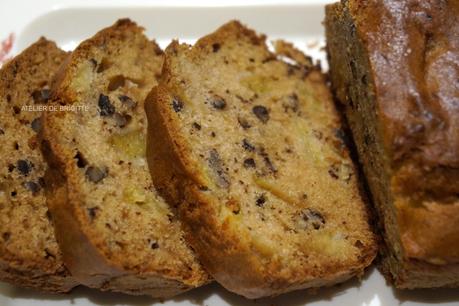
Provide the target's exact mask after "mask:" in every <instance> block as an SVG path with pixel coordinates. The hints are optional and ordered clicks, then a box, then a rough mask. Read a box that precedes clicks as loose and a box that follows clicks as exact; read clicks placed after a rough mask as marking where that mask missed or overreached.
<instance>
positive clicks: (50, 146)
mask: <svg viewBox="0 0 459 306" xmlns="http://www.w3.org/2000/svg"><path fill="white" fill-rule="evenodd" d="M162 62H163V52H162V51H161V50H160V48H159V47H158V46H157V45H156V44H155V43H154V42H151V41H148V39H147V38H146V37H145V35H144V34H143V28H141V27H139V26H137V25H136V24H135V23H133V22H132V21H130V20H127V19H123V20H119V21H118V22H117V23H115V24H114V25H113V26H112V27H109V28H106V29H104V30H102V31H100V32H99V33H97V34H96V35H95V36H94V37H92V38H90V39H88V40H86V41H84V42H83V43H82V44H80V45H79V46H78V47H77V48H76V50H75V51H74V52H73V53H72V56H71V58H70V59H69V61H68V63H67V64H66V66H65V67H64V68H63V70H62V71H61V72H60V75H59V77H58V81H57V83H56V86H55V87H54V88H53V96H52V99H53V103H54V105H55V106H56V107H59V111H55V112H48V113H47V114H46V116H45V120H44V121H45V122H44V123H45V124H44V130H43V136H44V139H45V141H44V142H43V147H44V150H45V151H49V154H50V161H49V162H50V163H51V165H53V166H54V167H53V169H57V170H58V171H54V173H53V172H52V171H50V173H49V177H50V194H51V196H53V197H54V199H55V201H54V202H53V203H52V206H51V212H52V213H53V215H56V220H57V219H59V220H58V221H56V228H57V230H56V232H57V236H58V241H59V243H60V245H61V247H62V249H63V253H64V258H65V260H66V263H68V266H69V268H70V270H71V271H72V273H73V274H74V275H75V277H78V278H79V279H80V280H81V282H82V283H84V284H86V285H88V286H92V287H97V288H101V289H109V290H116V291H123V292H128V293H133V294H151V295H153V296H160V297H164V296H170V295H173V294H176V293H178V292H180V291H183V290H186V289H189V288H193V287H196V286H199V285H201V284H203V283H204V282H206V281H207V279H208V276H207V274H206V273H205V272H204V271H203V270H202V269H201V266H200V264H199V263H198V261H197V260H196V258H195V256H194V254H193V252H192V251H191V249H190V248H188V247H187V245H186V243H185V241H184V239H183V237H182V231H181V229H180V224H179V222H178V221H177V219H176V217H175V215H174V214H173V212H172V211H171V210H170V209H169V207H168V205H167V204H166V203H165V201H164V200H163V199H162V198H161V197H159V196H158V194H157V193H156V191H155V188H154V186H153V183H152V180H151V177H150V174H149V171H148V166H147V162H146V157H145V147H146V143H145V137H146V128H147V121H146V116H145V111H144V107H143V102H144V99H145V96H146V95H147V93H148V92H149V91H150V89H151V88H152V86H154V85H155V84H156V77H157V76H158V75H159V74H160V72H161V66H162ZM61 108H62V109H61Z"/></svg>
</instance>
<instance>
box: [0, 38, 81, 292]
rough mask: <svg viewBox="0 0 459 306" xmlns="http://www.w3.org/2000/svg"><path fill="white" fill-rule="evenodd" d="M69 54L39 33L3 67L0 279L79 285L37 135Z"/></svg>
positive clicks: (53, 286)
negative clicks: (60, 233) (56, 224)
mask: <svg viewBox="0 0 459 306" xmlns="http://www.w3.org/2000/svg"><path fill="white" fill-rule="evenodd" d="M65 57H66V53H65V52H64V51H62V50H60V49H59V48H58V47H57V46H56V45H55V44H54V43H53V42H51V41H48V40H46V39H44V38H41V39H40V40H38V41H37V42H36V43H34V44H33V45H31V46H30V47H29V48H27V49H26V50H25V51H23V52H22V53H21V54H19V55H18V56H16V57H15V58H14V59H13V60H11V61H9V62H8V63H7V64H5V65H4V66H3V68H2V69H1V70H0V144H1V145H0V156H1V158H0V280H2V281H7V282H10V283H13V284H16V285H19V286H24V287H31V288H34V289H40V290H44V291H50V292H67V291H69V290H70V289H72V288H73V287H74V286H76V285H77V282H76V281H75V280H74V279H73V278H72V277H71V276H70V274H69V272H68V271H67V269H66V268H65V267H64V264H63V261H62V254H61V252H60V250H59V248H58V245H57V242H56V239H55V237H54V229H53V226H52V220H51V218H50V214H49V212H48V208H47V206H46V200H45V193H44V190H43V188H44V180H43V176H44V174H45V170H46V168H47V166H46V163H45V162H44V159H43V156H42V154H41V152H40V147H39V143H38V138H37V137H38V135H37V134H38V133H39V131H40V129H41V119H40V117H41V113H42V112H43V111H44V110H45V108H46V106H47V102H48V99H49V86H50V82H51V80H52V78H53V76H54V74H55V73H56V72H57V70H58V68H59V66H60V65H61V63H62V62H63V61H64V59H65Z"/></svg>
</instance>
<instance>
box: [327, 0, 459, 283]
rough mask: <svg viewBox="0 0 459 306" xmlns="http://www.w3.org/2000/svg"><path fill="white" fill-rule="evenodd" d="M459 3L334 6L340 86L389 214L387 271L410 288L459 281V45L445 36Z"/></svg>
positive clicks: (384, 213)
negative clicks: (457, 103) (458, 90)
mask: <svg viewBox="0 0 459 306" xmlns="http://www.w3.org/2000/svg"><path fill="white" fill-rule="evenodd" d="M457 10H458V7H457V3H455V2H438V1H424V2H422V3H421V2H419V1H409V0H408V1H385V2H384V1H372V2H365V1H358V0H349V1H341V3H337V4H334V5H331V6H328V7H327V14H326V15H327V17H326V22H325V24H326V29H327V31H326V32H327V43H328V52H329V57H330V66H331V79H332V83H333V87H334V90H335V93H336V95H337V97H338V99H339V100H340V101H341V102H342V103H343V104H345V106H346V115H347V118H348V121H349V122H350V125H351V128H352V130H353V134H354V138H355V140H356V143H357V147H358V150H359V155H360V157H359V158H360V160H361V161H362V163H363V164H364V170H365V174H366V177H367V179H368V181H369V185H370V188H371V190H372V193H373V197H374V198H375V202H376V203H375V204H376V207H377V209H378V211H379V214H380V217H381V223H382V224H381V227H382V228H383V230H384V233H385V238H386V243H387V248H388V249H387V250H386V251H385V253H386V254H385V259H384V260H383V263H384V264H385V267H384V270H385V271H389V272H390V274H392V278H394V281H395V283H396V285H397V286H398V287H402V288H414V287H438V286H457V283H458V279H459V274H458V272H457V268H458V263H459V240H458V239H459V226H458V224H459V223H458V218H459V217H458V215H459V199H458V197H457V191H458V190H459V185H458V182H459V180H458V178H459V176H458V175H459V168H458V161H459V150H458V149H459V146H458V144H459V142H458V139H459V136H458V135H459V133H457V130H458V126H457V123H458V122H459V120H458V115H457V114H458V112H456V111H451V107H453V105H454V102H453V101H454V100H455V99H456V98H457V95H456V94H455V93H454V92H453V91H452V89H451V86H450V85H449V82H448V81H447V80H449V79H450V78H451V77H452V76H454V75H456V74H457V73H458V67H457V65H456V64H454V63H453V62H454V61H453V62H451V60H452V59H453V57H454V55H453V54H457V45H456V44H455V43H454V40H449V39H446V38H447V37H453V36H457V35H456V33H455V31H457V27H454V29H453V28H452V27H451V26H452V25H453V24H457V18H455V16H457V15H456V14H457ZM343 50H346V52H344V53H343ZM453 109H454V107H453Z"/></svg>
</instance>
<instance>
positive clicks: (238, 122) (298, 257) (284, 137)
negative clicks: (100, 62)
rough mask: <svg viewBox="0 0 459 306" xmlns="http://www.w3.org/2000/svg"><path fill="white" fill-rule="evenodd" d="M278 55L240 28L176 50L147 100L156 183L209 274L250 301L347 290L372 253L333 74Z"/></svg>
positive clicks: (284, 49) (281, 46)
mask: <svg viewBox="0 0 459 306" xmlns="http://www.w3.org/2000/svg"><path fill="white" fill-rule="evenodd" d="M276 48H277V49H278V51H279V52H278V53H279V54H275V53H272V52H270V51H269V50H268V48H267V46H266V44H265V37H264V36H262V35H257V34H256V33H255V32H253V31H252V30H250V29H248V28H246V27H244V26H243V25H241V24H240V23H239V22H237V21H232V22H229V23H227V24H225V25H224V26H222V27H221V28H219V29H218V30H217V31H216V32H214V33H213V34H210V35H208V36H206V37H204V38H201V39H200V40H199V41H198V42H197V43H196V44H195V45H194V46H193V47H191V46H189V45H186V44H179V43H178V42H176V41H175V42H173V43H172V44H171V45H170V46H169V47H168V48H167V50H166V59H165V64H164V68H163V77H162V79H161V80H162V81H161V82H160V84H159V86H158V87H156V88H155V89H153V91H152V92H151V94H149V96H148V97H147V100H146V108H147V117H148V120H149V136H148V140H147V156H148V159H149V164H150V169H151V173H152V176H153V181H154V182H155V185H156V186H157V188H158V190H159V191H160V192H161V193H162V194H163V195H164V196H165V198H167V199H168V200H169V201H170V203H172V204H173V205H177V206H178V210H179V214H180V216H181V219H182V221H183V224H184V225H185V228H186V232H187V234H188V235H187V239H188V240H189V241H190V243H191V244H192V246H193V247H194V248H195V249H196V251H197V252H198V254H199V256H200V259H201V260H202V262H203V264H204V266H205V267H206V269H208V271H209V272H210V273H211V274H212V276H213V277H214V278H215V279H216V280H217V281H218V282H220V283H221V284H222V285H223V286H224V287H226V288H227V289H228V290H231V291H234V292H236V293H238V294H241V295H244V296H246V297H248V298H259V297H263V296H274V295H278V294H281V293H283V292H288V291H291V290H296V289H302V288H309V287H319V286H329V285H332V284H335V283H338V282H342V281H344V280H346V279H348V278H350V277H352V276H355V275H361V274H362V272H363V270H364V268H365V267H367V266H368V265H369V264H370V263H371V262H372V260H373V258H374V256H375V252H376V245H375V239H374V236H373V233H372V231H371V230H370V227H369V223H368V215H367V211H366V206H365V204H364V202H363V201H362V197H361V195H360V192H359V187H358V183H357V172H356V169H355V167H354V165H353V163H352V160H351V159H350V157H349V154H348V149H347V148H346V145H345V144H344V142H343V130H342V129H341V123H340V118H339V116H338V114H337V112H336V110H335V108H334V104H333V102H332V99H331V95H330V93H329V90H328V88H327V86H326V83H325V77H324V75H323V74H322V73H321V72H320V71H319V69H317V68H316V67H313V65H312V64H311V60H310V59H309V58H308V57H306V56H305V55H304V54H302V53H301V52H299V51H297V50H296V49H294V48H293V47H292V46H291V45H290V44H288V43H285V42H278V43H277V44H276ZM287 56H288V57H291V58H290V59H289V62H290V63H289V64H288V63H287V62H285V61H283V60H281V59H280V57H287ZM292 62H296V63H292Z"/></svg>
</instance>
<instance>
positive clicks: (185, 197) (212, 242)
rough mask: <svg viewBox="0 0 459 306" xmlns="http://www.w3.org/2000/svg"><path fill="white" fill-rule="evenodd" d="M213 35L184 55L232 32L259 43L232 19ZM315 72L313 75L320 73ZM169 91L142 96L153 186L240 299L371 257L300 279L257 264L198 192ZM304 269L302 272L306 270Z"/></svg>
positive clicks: (327, 276)
mask: <svg viewBox="0 0 459 306" xmlns="http://www.w3.org/2000/svg"><path fill="white" fill-rule="evenodd" d="M217 33H218V34H211V35H208V36H206V37H204V38H201V39H200V40H199V41H198V42H197V43H196V45H195V46H194V47H193V50H191V52H190V53H189V54H188V55H189V56H191V57H193V56H195V54H199V52H200V51H199V50H200V49H205V48H208V46H209V45H212V44H213V43H215V42H220V43H221V42H222V41H223V42H224V41H225V39H234V38H235V35H236V38H237V37H238V35H247V36H248V37H250V39H251V40H252V42H253V43H254V44H264V43H265V37H264V36H258V35H256V33H255V32H253V31H252V30H249V29H247V28H245V27H244V26H242V25H241V24H240V23H239V22H237V21H232V22H229V23H228V24H226V25H224V26H223V27H221V28H220V29H219V30H218V32H217ZM235 33H236V34H235ZM180 48H187V47H185V46H184V45H179V44H178V42H176V41H174V42H173V43H171V45H169V47H168V48H167V50H166V54H173V53H175V52H176V50H178V49H180ZM185 52H188V50H186V51H185ZM193 52H196V53H193ZM169 69H170V68H169V62H168V60H167V56H166V60H165V64H164V66H163V78H165V79H167V78H168V77H169V74H168V70H169ZM313 73H315V72H313ZM317 73H318V77H322V76H321V75H320V73H319V72H317ZM172 94H173V90H171V89H170V88H167V87H166V86H165V85H163V84H162V83H161V84H160V85H159V86H157V87H155V88H154V89H153V90H152V92H151V93H150V94H149V96H148V97H147V99H146V103H145V107H146V111H147V117H148V121H149V136H148V144H147V156H148V158H149V165H150V170H151V173H152V177H153V181H154V183H155V186H156V187H157V189H158V190H159V191H160V192H161V194H162V195H163V196H164V197H165V198H166V199H167V200H168V201H169V203H173V204H176V205H178V209H179V214H180V216H181V218H182V219H183V220H184V222H183V224H184V227H185V230H186V232H187V233H188V236H187V239H188V241H189V242H190V244H191V245H192V246H194V248H195V250H196V251H197V252H198V254H199V256H200V260H201V261H202V263H203V264H204V266H205V267H206V269H207V270H208V271H209V273H210V274H211V275H212V276H213V277H214V278H215V279H216V280H217V281H218V282H219V283H221V284H222V285H223V286H224V287H225V288H227V289H229V290H230V291H233V292H236V293H238V294H241V295H244V296H245V297H248V298H258V297H263V296H275V295H279V294H281V293H284V292H288V291H292V290H298V289H304V288H311V287H321V286H331V285H333V284H335V283H338V282H342V281H344V280H346V279H349V278H351V277H353V276H355V275H361V274H362V273H363V270H364V268H366V267H367V266H368V265H369V264H370V263H371V262H372V260H373V259H374V256H375V253H376V250H375V248H374V247H373V249H371V248H372V246H370V248H369V249H368V250H364V251H362V256H361V258H360V261H359V262H358V263H355V265H353V266H346V267H342V266H341V267H337V266H330V265H328V266H327V265H326V264H324V267H323V271H320V272H319V271H317V274H320V275H322V276H318V277H313V276H311V277H310V278H309V279H306V278H305V277H304V275H301V276H298V274H296V275H292V274H291V273H290V272H280V271H279V267H278V265H277V264H275V263H271V265H270V266H263V265H262V261H261V260H260V258H259V255H257V254H254V252H253V250H252V249H251V247H250V245H249V242H248V241H247V240H244V239H243V238H241V237H238V236H237V235H236V233H235V231H234V229H232V228H231V226H230V225H229V224H226V223H224V224H223V225H222V226H220V225H219V224H218V223H217V220H216V219H215V215H216V212H215V208H216V207H218V203H217V201H218V200H217V199H216V198H213V197H211V196H206V195H204V194H203V193H202V192H200V187H201V186H205V185H206V184H205V181H204V180H203V179H202V178H201V177H200V176H199V174H198V173H197V172H196V171H195V170H193V169H194V168H195V166H194V163H195V162H194V161H192V160H191V159H190V156H189V154H187V149H186V145H185V144H186V143H187V142H186V140H185V139H184V135H183V134H182V133H181V132H180V131H179V130H178V124H176V123H175V122H174V121H175V120H176V119H175V118H174V117H173V116H172V114H171V111H170V110H171V108H170V105H171V104H172ZM153 148H154V149H153ZM216 233H218V235H216ZM297 272H298V271H297ZM309 272H310V271H306V274H307V273H309ZM299 274H302V273H299Z"/></svg>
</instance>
